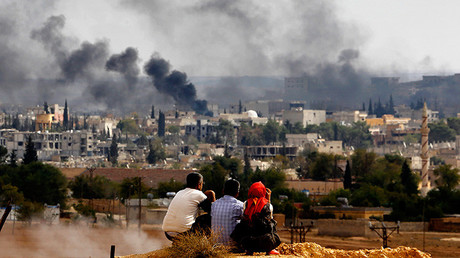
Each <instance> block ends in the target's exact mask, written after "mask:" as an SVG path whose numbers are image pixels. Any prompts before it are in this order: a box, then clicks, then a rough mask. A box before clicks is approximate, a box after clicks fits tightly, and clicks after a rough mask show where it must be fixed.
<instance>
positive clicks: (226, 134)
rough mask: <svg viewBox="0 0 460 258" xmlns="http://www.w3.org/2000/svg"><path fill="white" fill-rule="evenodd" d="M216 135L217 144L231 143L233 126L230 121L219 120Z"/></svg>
mask: <svg viewBox="0 0 460 258" xmlns="http://www.w3.org/2000/svg"><path fill="white" fill-rule="evenodd" d="M217 134H218V137H217V138H218V139H217V142H218V143H226V142H227V143H228V142H233V125H232V123H231V122H230V121H228V120H225V119H220V120H219V125H218V126H217Z"/></svg>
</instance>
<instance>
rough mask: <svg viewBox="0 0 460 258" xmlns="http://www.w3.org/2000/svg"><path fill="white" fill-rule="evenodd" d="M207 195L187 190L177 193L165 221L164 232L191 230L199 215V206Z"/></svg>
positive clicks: (190, 189)
mask: <svg viewBox="0 0 460 258" xmlns="http://www.w3.org/2000/svg"><path fill="white" fill-rule="evenodd" d="M205 199H206V195H205V194H204V193H203V192H202V191H200V190H197V189H192V188H185V189H183V190H180V191H179V192H177V194H176V196H174V198H173V199H172V201H171V203H170V204H169V208H168V211H167V212H166V216H165V218H164V219H163V227H162V228H163V231H166V232H178V233H182V232H185V231H187V230H189V229H190V228H191V227H192V224H193V223H194V222H195V218H196V215H197V214H198V209H199V208H198V204H200V203H201V202H202V201H204V200H205Z"/></svg>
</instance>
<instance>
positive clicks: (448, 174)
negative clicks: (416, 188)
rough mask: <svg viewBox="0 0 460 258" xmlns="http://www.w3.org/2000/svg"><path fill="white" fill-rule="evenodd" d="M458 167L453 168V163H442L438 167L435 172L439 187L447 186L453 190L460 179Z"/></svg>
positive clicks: (449, 189) (446, 187)
mask: <svg viewBox="0 0 460 258" xmlns="http://www.w3.org/2000/svg"><path fill="white" fill-rule="evenodd" d="M458 172H459V170H458V168H452V165H441V166H439V167H437V168H436V169H435V170H434V171H433V173H434V175H435V176H437V177H438V178H437V179H436V180H435V183H436V185H437V186H438V188H445V189H446V190H448V191H452V190H453V189H454V188H455V187H456V186H457V185H458V184H459V181H460V175H459V173H458Z"/></svg>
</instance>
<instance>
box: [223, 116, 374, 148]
mask: <svg viewBox="0 0 460 258" xmlns="http://www.w3.org/2000/svg"><path fill="white" fill-rule="evenodd" d="M221 124H222V122H221ZM305 133H318V134H319V135H320V136H321V137H322V138H324V139H326V140H340V141H343V144H344V145H347V146H354V147H355V148H365V147H367V146H369V145H371V144H372V137H371V135H370V133H369V127H368V126H367V125H366V123H364V122H356V123H353V124H352V125H351V126H346V125H341V124H339V123H337V122H328V123H321V124H320V125H307V127H306V128H304V127H303V125H302V123H295V124H291V123H289V121H287V122H286V123H285V124H283V125H280V124H278V122H276V121H274V120H269V121H268V122H267V124H265V125H255V126H252V127H251V126H248V125H246V124H242V125H241V127H240V132H239V137H238V142H239V143H240V144H241V145H246V146H247V145H263V144H272V143H276V142H285V141H286V134H305Z"/></svg>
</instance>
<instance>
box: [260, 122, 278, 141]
mask: <svg viewBox="0 0 460 258" xmlns="http://www.w3.org/2000/svg"><path fill="white" fill-rule="evenodd" d="M280 132H281V128H280V125H279V124H278V122H276V121H275V120H272V119H270V120H268V122H267V124H265V126H264V128H263V136H264V140H265V143H266V144H271V143H276V142H277V141H278V137H279V133H280Z"/></svg>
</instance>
